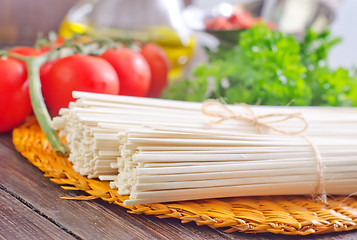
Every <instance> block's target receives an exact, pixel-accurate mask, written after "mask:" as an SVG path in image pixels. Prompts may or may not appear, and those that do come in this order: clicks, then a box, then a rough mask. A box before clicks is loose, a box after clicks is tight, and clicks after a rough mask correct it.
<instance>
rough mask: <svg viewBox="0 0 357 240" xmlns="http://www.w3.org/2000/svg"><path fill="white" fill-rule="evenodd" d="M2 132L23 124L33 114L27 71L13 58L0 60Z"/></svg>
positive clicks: (0, 129) (0, 118) (0, 128)
mask: <svg viewBox="0 0 357 240" xmlns="http://www.w3.org/2000/svg"><path fill="white" fill-rule="evenodd" d="M0 76H1V78H0V132H7V131H10V130H12V129H13V128H14V127H17V126H18V125H19V124H21V123H22V122H23V121H24V120H25V119H26V117H27V116H28V115H29V114H30V113H31V111H32V107H31V102H30V96H29V91H28V81H27V74H26V69H25V68H24V66H23V64H22V63H20V62H19V61H17V60H15V59H12V58H0Z"/></svg>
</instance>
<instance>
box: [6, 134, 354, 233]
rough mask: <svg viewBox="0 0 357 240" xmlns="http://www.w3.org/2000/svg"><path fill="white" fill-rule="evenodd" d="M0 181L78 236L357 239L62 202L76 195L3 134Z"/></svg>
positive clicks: (97, 202)
mask: <svg viewBox="0 0 357 240" xmlns="http://www.w3.org/2000/svg"><path fill="white" fill-rule="evenodd" d="M0 185H2V186H3V187H4V188H6V190H7V191H9V192H11V193H14V194H16V195H17V196H18V197H20V198H21V199H23V201H24V202H26V203H28V204H30V205H31V206H32V207H33V210H34V211H35V210H36V211H37V212H39V213H41V214H42V215H43V216H46V218H47V219H48V221H52V222H51V224H52V225H54V224H53V223H56V224H57V225H58V226H60V227H62V228H63V229H65V230H66V231H68V232H70V233H72V234H73V235H74V236H75V237H77V238H78V239H240V240H252V239H257V240H266V239H277V240H283V239H323V240H327V239H332V240H347V239H357V231H350V232H344V233H333V234H326V235H311V236H304V237H303V236H285V235H275V234H245V233H231V234H226V233H223V232H221V231H219V230H215V229H211V228H209V227H207V226H197V225H196V224H195V223H186V224H182V223H180V221H179V220H177V219H172V218H170V219H159V218H157V217H155V216H145V215H135V214H129V213H127V212H126V209H124V208H121V207H119V206H117V205H114V204H109V203H107V202H104V201H101V200H95V201H69V200H61V199H59V197H60V196H68V195H77V194H78V193H77V192H74V191H66V190H63V189H61V188H60V187H59V186H58V185H57V184H54V183H52V182H51V181H50V180H49V179H48V178H45V177H44V176H43V174H42V172H40V171H39V170H38V169H37V168H35V167H34V166H32V165H31V164H30V163H29V162H28V161H27V160H26V159H24V158H23V157H21V156H20V154H19V153H17V152H16V150H15V149H14V147H13V145H12V143H11V135H10V134H3V135H0ZM19 204H22V203H20V202H19ZM29 214H31V213H29ZM25 215H26V216H27V213H25ZM9 219H11V222H12V223H14V224H17V223H18V222H19V219H17V218H11V217H10V218H9ZM0 226H1V225H0ZM58 226H57V227H58ZM65 230H63V231H65ZM66 234H68V233H66ZM69 236H70V235H69ZM44 237H46V236H45V235H44Z"/></svg>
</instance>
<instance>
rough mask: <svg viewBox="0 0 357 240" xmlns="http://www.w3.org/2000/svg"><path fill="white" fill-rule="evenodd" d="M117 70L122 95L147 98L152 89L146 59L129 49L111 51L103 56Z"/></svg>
mask: <svg viewBox="0 0 357 240" xmlns="http://www.w3.org/2000/svg"><path fill="white" fill-rule="evenodd" d="M101 57H102V58H103V59H105V60H106V61H108V62H109V63H110V64H111V65H112V66H113V67H114V69H115V71H116V73H117V74H118V77H119V82H120V92H119V94H120V95H127V96H137V97H145V96H146V94H147V93H148V91H149V88H150V82H151V73H150V68H149V65H148V63H147V61H146V60H145V58H144V57H143V56H142V55H141V54H140V53H139V52H135V51H133V50H130V49H127V48H121V49H110V50H107V51H106V52H105V53H104V54H102V55H101Z"/></svg>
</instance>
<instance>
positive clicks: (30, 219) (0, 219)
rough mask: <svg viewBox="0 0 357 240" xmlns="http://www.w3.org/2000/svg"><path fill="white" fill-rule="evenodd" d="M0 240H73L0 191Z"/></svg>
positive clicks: (12, 197)
mask: <svg viewBox="0 0 357 240" xmlns="http://www.w3.org/2000/svg"><path fill="white" fill-rule="evenodd" d="M0 226H1V231H0V239H75V238H74V237H73V236H71V235H69V234H68V233H66V232H65V231H63V230H62V229H60V228H59V227H58V226H56V225H55V224H53V223H51V222H50V221H48V220H47V219H45V218H44V217H42V216H41V215H39V214H37V213H36V212H34V211H33V210H31V209H30V208H29V207H27V206H25V205H24V204H22V203H21V202H20V201H19V200H18V199H16V198H15V197H14V196H11V195H10V194H9V193H7V192H5V191H3V190H1V189H0Z"/></svg>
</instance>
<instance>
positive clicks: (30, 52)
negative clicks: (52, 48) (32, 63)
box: [9, 46, 43, 56]
mask: <svg viewBox="0 0 357 240" xmlns="http://www.w3.org/2000/svg"><path fill="white" fill-rule="evenodd" d="M9 52H12V53H17V54H19V55H22V56H40V55H41V54H43V51H41V50H40V49H36V48H32V47H26V46H20V47H14V48H12V49H10V50H9Z"/></svg>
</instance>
